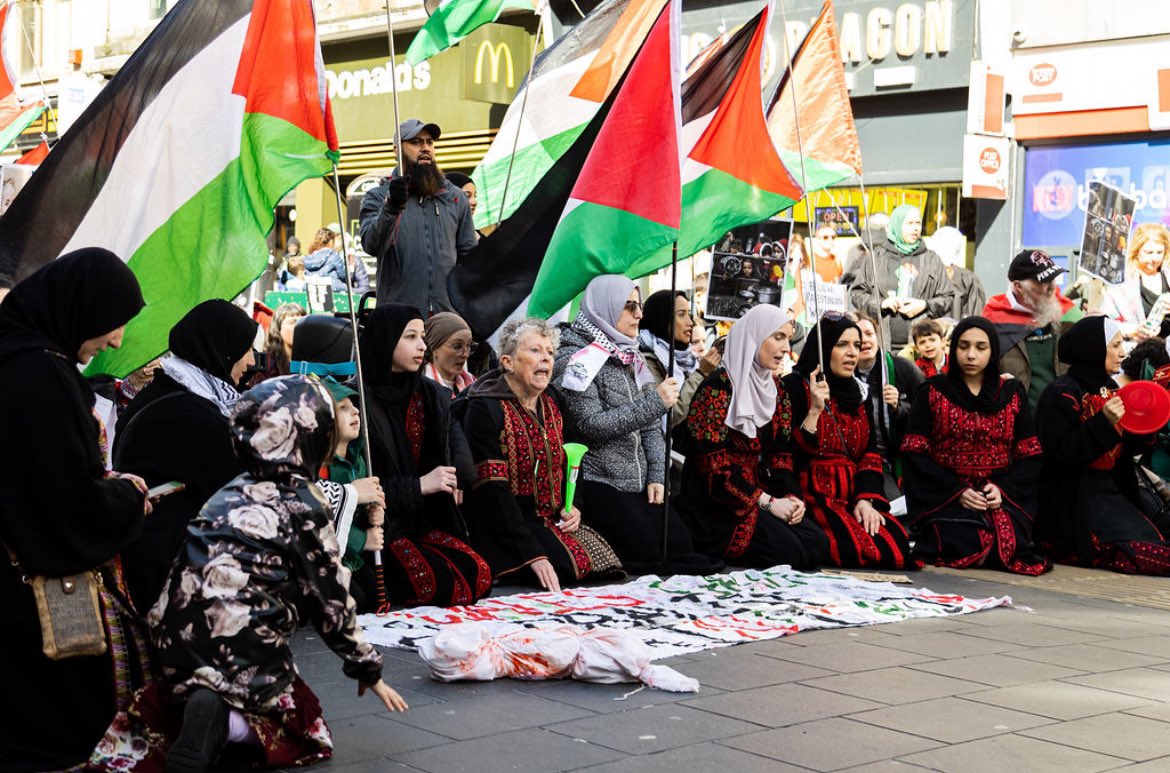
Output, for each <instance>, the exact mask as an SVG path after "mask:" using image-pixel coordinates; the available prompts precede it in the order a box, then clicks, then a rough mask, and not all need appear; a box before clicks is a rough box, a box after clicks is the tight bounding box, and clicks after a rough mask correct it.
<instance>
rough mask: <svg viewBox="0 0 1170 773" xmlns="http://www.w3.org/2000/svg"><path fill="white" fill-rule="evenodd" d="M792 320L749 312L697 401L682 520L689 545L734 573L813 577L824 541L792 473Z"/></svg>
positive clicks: (765, 311)
mask: <svg viewBox="0 0 1170 773" xmlns="http://www.w3.org/2000/svg"><path fill="white" fill-rule="evenodd" d="M793 332H794V325H793V324H792V320H790V319H789V318H788V315H786V314H785V313H784V312H782V311H781V310H780V309H778V308H776V307H775V306H769V305H760V306H756V307H755V308H753V309H752V310H751V311H749V312H748V313H747V314H745V315H744V316H743V318H741V319H740V320H739V321H738V322H736V323H735V325H734V326H733V327H732V328H731V332H730V333H728V334H727V350H726V353H725V354H724V357H723V368H722V369H720V370H718V371H716V372H715V373H713V374H711V375H710V376H708V377H707V378H706V379H704V380H703V383H702V384H701V385H700V386H699V389H698V391H696V392H695V397H694V399H693V400H692V402H691V412H690V415H689V416H688V417H687V433H688V435H689V437H690V443H691V445H690V449H689V452H688V453H687V464H686V467H685V468H684V469H683V490H682V496H680V497H679V499H678V502H677V504H678V507H679V511H680V512H681V514H682V516H683V520H685V521H686V523H687V526H688V527H690V530H691V535H692V536H693V537H694V540H695V546H696V547H697V548H698V549H699V550H701V551H703V552H704V553H706V554H707V555H710V556H719V557H722V558H724V559H726V560H727V561H728V562H729V563H732V564H736V565H740V566H755V567H769V566H776V565H778V564H788V565H789V566H791V567H793V568H794V569H801V570H808V569H814V568H816V567H817V566H818V565H819V564H820V563H821V562H822V561H823V560H824V559H825V556H827V555H828V552H829V541H828V538H827V537H825V533H824V532H823V531H822V530H821V528H820V527H819V526H817V525H816V523H814V522H813V521H812V519H807V520H806V519H805V517H804V502H803V500H802V497H801V493H800V486H799V484H798V483H797V480H796V476H795V475H794V474H793V472H792V453H791V444H792V405H791V403H790V402H789V399H788V395H787V394H786V393H785V391H784V390H783V389H781V388H779V377H778V376H777V375H776V374H777V373H778V372H779V370H780V365H781V364H782V362H783V360H784V358H785V357H786V356H787V355H788V352H789V351H790V349H791V344H790V342H791V339H792V334H793Z"/></svg>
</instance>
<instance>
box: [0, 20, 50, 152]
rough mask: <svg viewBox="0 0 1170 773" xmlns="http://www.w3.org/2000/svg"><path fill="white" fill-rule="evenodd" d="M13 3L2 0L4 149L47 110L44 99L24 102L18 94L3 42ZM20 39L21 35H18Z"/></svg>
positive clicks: (0, 127)
mask: <svg viewBox="0 0 1170 773" xmlns="http://www.w3.org/2000/svg"><path fill="white" fill-rule="evenodd" d="M11 10H12V4H11V3H10V2H8V0H0V150H4V149H5V148H7V147H8V146H9V145H11V144H12V141H13V140H15V139H16V138H17V137H19V136H20V133H21V132H23V131H24V130H25V129H27V128H28V127H29V125H30V124H31V123H32V122H33V121H35V120H37V118H39V117H40V115H41V113H43V112H45V107H46V105H45V103H44V101H41V100H38V101H36V102H22V101H21V100H20V98H19V97H18V96H17V94H16V82H17V81H16V74H15V73H14V72H13V70H12V65H10V64H9V63H8V51H7V50H5V49H4V47H3V43H4V41H5V40H8V39H9V35H8V20H9V17H10V16H11V14H10V13H9V12H10V11H11ZM17 37H18V39H19V36H17Z"/></svg>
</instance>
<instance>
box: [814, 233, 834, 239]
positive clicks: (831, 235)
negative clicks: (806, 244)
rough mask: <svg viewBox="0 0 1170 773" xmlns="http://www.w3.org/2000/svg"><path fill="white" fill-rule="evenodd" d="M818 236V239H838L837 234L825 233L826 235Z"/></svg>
mask: <svg viewBox="0 0 1170 773" xmlns="http://www.w3.org/2000/svg"><path fill="white" fill-rule="evenodd" d="M817 238H818V239H829V240H832V239H836V238H837V234H825V235H823V236H818V237H817Z"/></svg>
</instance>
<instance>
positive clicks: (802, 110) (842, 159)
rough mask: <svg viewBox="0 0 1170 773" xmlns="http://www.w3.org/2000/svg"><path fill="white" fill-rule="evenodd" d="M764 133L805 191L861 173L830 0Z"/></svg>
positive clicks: (795, 62)
mask: <svg viewBox="0 0 1170 773" xmlns="http://www.w3.org/2000/svg"><path fill="white" fill-rule="evenodd" d="M794 89H795V97H794V92H793V90H794ZM798 126H799V135H798V134H797V128H798ZM768 131H769V133H770V134H771V135H772V140H773V141H774V142H775V143H776V147H777V148H778V149H779V151H780V157H781V158H782V159H784V163H785V164H786V165H787V166H788V168H789V169H790V170H792V172H793V174H795V175H798V176H799V175H802V174H803V176H804V180H803V181H802V182H803V184H804V187H805V189H806V190H807V191H819V190H821V189H822V188H828V187H829V186H830V185H836V184H837V183H839V182H842V181H843V180H848V179H849V178H851V177H853V176H854V175H857V176H860V175H861V143H860V142H858V139H857V127H856V126H855V125H854V123H853V108H852V107H851V106H850V104H849V89H848V88H846V86H845V68H844V67H843V66H842V64H841V46H840V41H839V40H838V37H837V25H836V22H834V20H833V2H832V0H828V2H826V3H825V5H824V7H823V8H822V9H821V13H820V16H818V17H817V20H816V21H815V22H813V25H812V28H811V29H809V31H808V35H806V36H805V38H804V41H803V42H802V43H801V44H800V47H799V48H798V49H797V51H796V56H794V57H793V65H792V67H791V68H790V69H789V71H788V72H786V73H785V74H784V77H783V78H782V79H781V81H780V87H779V88H778V89H777V90H776V95H775V97H774V98H773V100H772V104H771V106H770V107H769V109H768ZM802 149H803V151H804V167H803V170H802V168H801V152H800V151H801V150H802Z"/></svg>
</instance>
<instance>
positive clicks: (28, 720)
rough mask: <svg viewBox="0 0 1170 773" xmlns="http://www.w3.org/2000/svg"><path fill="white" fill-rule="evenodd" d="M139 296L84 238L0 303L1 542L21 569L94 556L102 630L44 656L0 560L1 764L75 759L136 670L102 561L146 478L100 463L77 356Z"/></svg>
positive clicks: (129, 519)
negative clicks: (91, 646)
mask: <svg viewBox="0 0 1170 773" xmlns="http://www.w3.org/2000/svg"><path fill="white" fill-rule="evenodd" d="M143 305H144V304H143V300H142V294H141V292H140V291H139V289H138V281H137V280H136V279H135V277H134V274H133V273H132V272H131V271H130V269H129V268H127V266H126V264H125V263H123V262H122V261H121V260H120V259H119V258H118V257H117V256H115V255H114V254H113V253H111V252H109V251H107V250H103V249H97V248H90V249H84V250H78V251H76V252H72V253H70V254H68V255H65V256H62V257H60V258H58V259H57V260H54V261H53V262H52V263H49V264H48V265H46V266H45V267H43V268H41V269H40V270H38V271H37V272H35V273H33V274H32V275H31V276H29V277H28V278H27V279H25V280H24V281H23V282H21V283H20V284H19V285H17V286H16V287H15V288H14V289H13V290H12V292H11V294H9V295H8V297H7V298H6V299H5V301H4V304H3V305H2V306H0V405H4V406H7V407H8V410H6V411H4V413H3V418H2V419H0V448H3V449H5V453H4V463H3V464H0V491H3V492H4V496H3V498H2V499H0V541H2V542H3V543H4V545H5V547H6V548H7V549H8V550H11V551H12V552H13V553H15V555H16V558H17V560H18V561H19V562H20V564H21V567H22V568H23V570H24V572H25V573H27V574H30V575H35V574H42V575H46V576H49V577H63V576H69V575H73V574H78V573H81V572H84V571H87V570H90V569H94V568H98V567H100V568H101V575H102V580H103V584H102V590H101V592H100V598H101V603H102V611H103V616H104V621H105V626H106V638H107V642H106V644H107V649H106V653H105V654H103V655H94V656H80V657H72V658H67V659H64V660H50V659H49V658H48V657H46V656H45V655H44V654H43V653H42V651H41V647H42V643H41V627H40V624H39V622H38V617H37V609H36V604H35V602H34V600H33V594H32V590H31V589H30V588H29V587H28V586H27V585H25V584H24V583H23V582H21V572H20V570H18V569H16V568H15V567H13V566H12V564H11V562H10V561H9V560H8V558H7V556H5V558H4V560H2V561H0V630H2V631H3V634H2V635H0V663H3V664H4V665H5V666H6V674H5V677H4V678H3V679H0V705H3V706H4V707H5V711H4V717H5V718H4V720H3V721H2V722H0V766H2V767H3V768H4V770H5V771H6V772H7V773H20V772H21V771H41V770H55V769H59V768H66V767H70V766H73V765H77V764H80V763H82V762H84V761H85V760H86V759H87V758H88V757H89V753H90V752H91V751H92V750H93V747H94V744H96V743H97V741H98V739H99V738H100V737H101V735H102V733H103V731H104V730H105V728H106V726H107V725H109V723H110V720H111V719H112V718H113V716H114V712H115V710H117V709H121V708H124V707H125V706H126V705H127V704H128V702H129V699H130V696H131V695H132V694H133V689H134V688H135V687H137V686H138V685H139V684H141V682H142V681H143V680H144V677H145V674H144V671H145V670H146V668H147V666H146V663H147V660H146V652H145V642H144V639H143V637H142V635H141V634H142V633H143V632H141V631H139V630H138V629H137V627H136V626H135V625H134V624H133V622H132V615H130V613H129V610H128V607H127V605H126V604H125V602H124V596H123V594H122V592H121V590H120V588H119V585H120V573H119V572H118V571H117V569H116V566H115V565H114V563H113V562H112V560H111V559H113V558H114V557H115V556H116V555H117V554H118V552H119V551H120V550H122V549H123V548H125V547H126V546H127V545H128V544H130V543H131V542H132V541H133V540H134V538H135V537H137V535H138V533H139V531H140V530H141V528H142V522H143V515H144V513H148V512H149V511H150V506H149V504H148V503H147V501H146V486H145V484H144V483H143V481H142V480H141V479H140V478H137V477H135V476H132V475H125V474H119V473H107V472H106V469H105V464H104V460H103V451H104V449H103V448H102V442H103V437H104V433H102V431H101V425H100V424H99V422H98V420H97V418H96V417H95V415H94V412H93V407H94V394H93V391H92V390H91V389H90V387H89V385H88V384H87V383H86V381H85V379H83V378H82V376H81V373H80V372H79V371H78V367H77V366H78V363H85V362H88V361H89V360H90V359H91V358H92V357H93V356H94V355H95V354H97V353H98V352H100V351H103V350H104V349H106V348H110V347H113V348H117V347H118V346H120V345H121V341H122V330H123V328H124V327H125V325H126V323H127V322H129V321H130V320H131V319H132V318H133V317H134V316H135V315H136V314H137V313H138V312H139V311H140V310H141V309H142V307H143ZM30 398H31V399H32V400H34V401H35V404H36V409H35V410H29V409H28V406H29V404H30V403H29V401H30ZM20 406H24V408H21V407H20Z"/></svg>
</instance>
